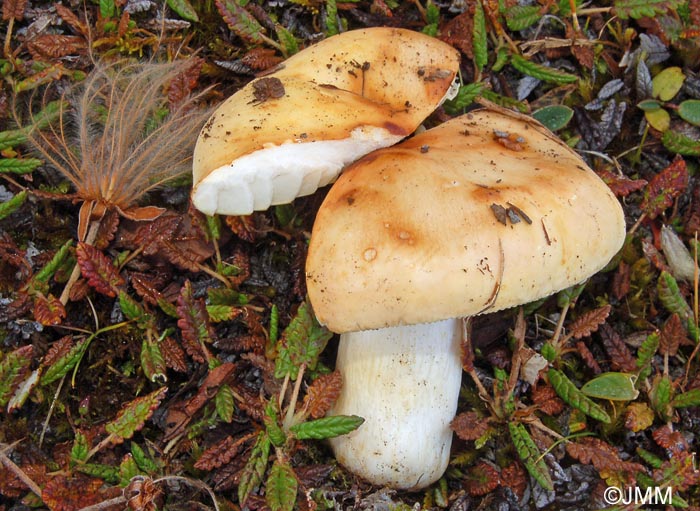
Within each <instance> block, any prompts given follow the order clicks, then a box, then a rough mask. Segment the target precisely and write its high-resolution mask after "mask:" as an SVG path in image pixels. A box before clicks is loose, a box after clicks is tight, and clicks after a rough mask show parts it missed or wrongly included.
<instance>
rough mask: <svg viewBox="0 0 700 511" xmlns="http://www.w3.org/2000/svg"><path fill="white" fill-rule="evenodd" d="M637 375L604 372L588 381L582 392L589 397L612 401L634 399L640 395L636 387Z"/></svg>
mask: <svg viewBox="0 0 700 511" xmlns="http://www.w3.org/2000/svg"><path fill="white" fill-rule="evenodd" d="M636 381H637V377H636V375H633V374H628V373H618V372H609V373H603V374H600V375H598V376H596V377H595V378H593V379H592V380H589V381H587V382H586V383H585V384H584V385H583V387H581V392H583V393H584V394H586V395H587V396H589V397H595V398H598V399H608V400H610V401H633V400H635V399H637V396H639V391H638V390H637V389H636V388H635V386H634V385H635V383H636Z"/></svg>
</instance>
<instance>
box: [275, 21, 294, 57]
mask: <svg viewBox="0 0 700 511" xmlns="http://www.w3.org/2000/svg"><path fill="white" fill-rule="evenodd" d="M275 33H276V34H277V39H279V41H280V43H282V48H284V55H285V56H286V57H291V56H292V55H294V54H295V53H297V52H298V51H299V43H298V42H297V38H296V37H294V34H292V33H291V32H290V31H289V30H287V29H286V28H285V27H284V26H283V25H281V24H279V23H277V24H276V25H275Z"/></svg>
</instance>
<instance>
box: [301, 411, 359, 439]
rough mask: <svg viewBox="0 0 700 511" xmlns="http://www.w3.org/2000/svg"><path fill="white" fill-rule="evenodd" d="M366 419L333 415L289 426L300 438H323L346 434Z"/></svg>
mask: <svg viewBox="0 0 700 511" xmlns="http://www.w3.org/2000/svg"><path fill="white" fill-rule="evenodd" d="M363 422H365V419H363V418H362V417H358V416H357V415H333V416H331V417H323V418H321V419H316V420H313V421H308V422H302V423H301V424H296V425H294V426H292V427H291V428H289V430H290V431H291V432H292V433H294V436H296V437H297V438H298V439H299V440H308V439H310V438H311V439H314V440H322V439H324V438H335V437H337V436H340V435H346V434H347V433H350V432H351V431H354V430H356V429H357V428H359V427H360V426H361V425H362V423H363Z"/></svg>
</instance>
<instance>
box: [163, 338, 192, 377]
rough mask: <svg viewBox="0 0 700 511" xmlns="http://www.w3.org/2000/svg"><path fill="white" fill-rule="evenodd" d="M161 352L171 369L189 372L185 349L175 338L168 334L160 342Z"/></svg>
mask: <svg viewBox="0 0 700 511" xmlns="http://www.w3.org/2000/svg"><path fill="white" fill-rule="evenodd" d="M160 353H161V354H162V355H163V360H165V365H166V366H168V367H169V368H170V369H173V370H175V371H178V372H180V373H186V372H187V360H186V356H185V351H184V350H183V349H182V347H181V346H180V345H179V344H178V343H177V341H175V339H173V338H172V337H170V336H168V337H166V338H165V339H163V340H162V341H161V342H160Z"/></svg>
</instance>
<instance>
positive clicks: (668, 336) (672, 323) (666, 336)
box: [659, 314, 687, 357]
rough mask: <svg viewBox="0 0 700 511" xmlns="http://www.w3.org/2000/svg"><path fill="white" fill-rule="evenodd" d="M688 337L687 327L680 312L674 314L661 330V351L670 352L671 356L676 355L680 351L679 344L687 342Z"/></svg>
mask: <svg viewBox="0 0 700 511" xmlns="http://www.w3.org/2000/svg"><path fill="white" fill-rule="evenodd" d="M686 339H687V337H686V335H685V327H684V326H683V323H681V318H680V317H679V316H678V314H672V315H671V317H670V318H668V320H667V321H666V323H664V326H663V328H662V329H661V332H659V352H660V353H662V354H664V353H668V356H669V357H675V356H676V353H678V346H680V344H681V343H683V344H685V341H686Z"/></svg>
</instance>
